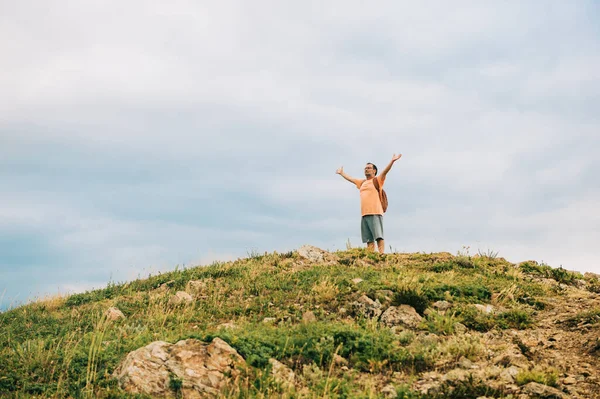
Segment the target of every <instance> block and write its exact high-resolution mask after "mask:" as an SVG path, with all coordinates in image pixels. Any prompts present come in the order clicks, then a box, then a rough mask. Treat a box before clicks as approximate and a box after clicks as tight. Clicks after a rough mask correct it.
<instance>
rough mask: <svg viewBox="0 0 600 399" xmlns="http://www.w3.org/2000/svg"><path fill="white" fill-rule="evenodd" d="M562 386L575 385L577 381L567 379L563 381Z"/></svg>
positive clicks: (573, 378)
mask: <svg viewBox="0 0 600 399" xmlns="http://www.w3.org/2000/svg"><path fill="white" fill-rule="evenodd" d="M563 384H565V385H573V384H577V380H576V379H575V377H567V378H565V379H564V380H563Z"/></svg>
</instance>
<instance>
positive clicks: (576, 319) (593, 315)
mask: <svg viewBox="0 0 600 399" xmlns="http://www.w3.org/2000/svg"><path fill="white" fill-rule="evenodd" d="M598 322H600V308H594V309H592V310H587V311H585V312H581V313H578V314H576V315H574V316H572V317H569V318H568V319H566V320H565V321H564V324H565V325H567V326H569V327H577V326H579V325H583V324H596V323H598Z"/></svg>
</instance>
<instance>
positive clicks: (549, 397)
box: [522, 382, 567, 399]
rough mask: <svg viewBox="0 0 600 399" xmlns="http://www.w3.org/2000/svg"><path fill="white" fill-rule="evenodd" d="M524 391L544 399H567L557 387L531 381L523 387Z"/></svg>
mask: <svg viewBox="0 0 600 399" xmlns="http://www.w3.org/2000/svg"><path fill="white" fill-rule="evenodd" d="M522 391H523V393H526V394H527V395H531V396H534V397H537V398H543V399H566V398H567V396H566V395H565V394H564V393H562V392H561V391H559V390H558V389H556V388H552V387H549V386H547V385H543V384H538V383H537V382H530V383H528V384H527V385H525V386H524V387H523V389H522Z"/></svg>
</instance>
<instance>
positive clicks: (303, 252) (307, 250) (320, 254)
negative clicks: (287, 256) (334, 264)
mask: <svg viewBox="0 0 600 399" xmlns="http://www.w3.org/2000/svg"><path fill="white" fill-rule="evenodd" d="M326 254H328V252H327V251H324V250H322V249H320V248H317V247H313V246H312V245H303V246H301V247H300V248H298V255H300V256H301V257H303V258H305V259H308V260H309V261H311V262H323V261H324V260H325V256H326Z"/></svg>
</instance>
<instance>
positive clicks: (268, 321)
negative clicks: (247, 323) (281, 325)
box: [263, 317, 277, 324]
mask: <svg viewBox="0 0 600 399" xmlns="http://www.w3.org/2000/svg"><path fill="white" fill-rule="evenodd" d="M276 321H277V318H276V317H265V318H264V319H263V323H265V324H275V322H276Z"/></svg>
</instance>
